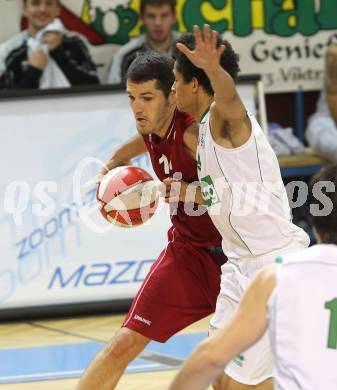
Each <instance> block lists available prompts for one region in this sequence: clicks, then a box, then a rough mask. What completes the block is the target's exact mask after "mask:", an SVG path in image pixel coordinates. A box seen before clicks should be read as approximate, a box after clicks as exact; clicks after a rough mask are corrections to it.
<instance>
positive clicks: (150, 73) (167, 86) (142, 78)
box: [126, 51, 174, 98]
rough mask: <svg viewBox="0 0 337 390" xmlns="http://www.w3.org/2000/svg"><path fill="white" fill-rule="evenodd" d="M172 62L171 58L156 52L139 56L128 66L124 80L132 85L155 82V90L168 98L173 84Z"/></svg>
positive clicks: (148, 52)
mask: <svg viewBox="0 0 337 390" xmlns="http://www.w3.org/2000/svg"><path fill="white" fill-rule="evenodd" d="M173 64H174V61H173V59H172V57H170V56H169V55H167V54H164V53H158V52H156V51H147V52H146V53H144V54H139V55H138V56H137V57H136V58H135V59H134V61H133V62H132V64H131V65H130V67H129V69H128V72H127V74H126V79H127V80H129V81H132V82H133V83H137V84H140V83H145V82H147V81H150V80H156V82H157V83H156V84H157V89H159V90H161V91H162V92H163V94H164V95H165V97H166V98H168V96H169V94H170V92H171V88H172V85H173V83H174V74H173Z"/></svg>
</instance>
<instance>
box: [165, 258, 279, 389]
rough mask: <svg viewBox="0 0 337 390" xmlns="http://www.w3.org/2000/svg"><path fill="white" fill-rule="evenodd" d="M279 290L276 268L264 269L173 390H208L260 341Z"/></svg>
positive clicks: (197, 352)
mask: <svg viewBox="0 0 337 390" xmlns="http://www.w3.org/2000/svg"><path fill="white" fill-rule="evenodd" d="M274 287H275V265H272V266H267V267H265V268H263V269H262V270H261V271H260V272H259V273H258V274H257V275H256V276H255V278H254V279H253V281H252V282H251V284H250V286H249V287H248V288H247V290H246V292H245V293H244V295H243V297H242V300H241V303H240V305H239V307H238V309H237V311H236V312H235V313H234V315H233V316H232V318H231V319H230V320H229V321H228V322H227V323H226V324H225V326H223V327H222V328H221V329H219V330H218V331H216V332H215V333H214V335H212V336H210V337H209V338H207V339H206V341H204V342H202V343H201V344H200V345H199V347H198V348H197V349H196V350H195V351H194V352H193V353H192V355H191V356H190V357H189V359H188V360H187V361H186V362H185V364H184V366H183V368H182V369H181V371H180V372H179V373H178V375H177V376H176V378H175V379H174V381H173V383H172V385H171V387H170V389H171V390H189V389H193V390H199V389H200V390H201V389H205V388H207V386H208V385H210V384H211V383H212V382H213V381H214V380H215V379H216V378H217V377H218V376H219V375H220V374H221V373H222V372H223V369H224V367H225V366H226V365H227V364H228V363H229V361H230V360H231V359H233V358H234V357H235V356H237V355H238V354H239V353H241V352H242V351H244V350H245V349H247V348H248V347H249V346H250V345H252V344H254V343H255V342H256V341H258V340H259V339H260V338H261V337H262V335H263V334H264V332H265V331H266V328H267V302H268V299H269V296H270V294H271V292H272V291H273V289H274Z"/></svg>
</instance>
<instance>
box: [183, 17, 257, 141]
mask: <svg viewBox="0 0 337 390" xmlns="http://www.w3.org/2000/svg"><path fill="white" fill-rule="evenodd" d="M194 36H195V42H196V46H195V50H193V51H191V50H189V49H188V48H187V47H186V46H185V45H184V44H182V43H178V44H177V48H178V49H179V50H180V51H181V52H182V53H184V54H185V55H186V56H187V58H188V59H189V60H190V61H191V62H192V63H193V64H194V65H195V66H197V67H198V68H200V69H202V70H203V71H204V72H205V73H206V75H207V76H208V78H209V80H210V82H211V85H212V88H213V90H214V92H215V95H214V103H213V104H212V106H211V114H212V115H211V126H212V132H213V133H214V134H213V135H216V136H219V137H226V138H229V140H230V142H231V143H232V145H233V147H238V146H241V145H242V144H244V143H245V142H246V141H247V140H248V139H249V137H250V134H251V125H250V121H249V118H248V117H247V113H246V109H245V106H244V105H243V103H242V101H241V99H240V96H239V95H238V92H237V89H236V87H235V83H234V80H233V79H232V77H231V76H230V75H229V74H228V73H227V72H226V71H225V70H224V69H223V68H222V67H221V65H220V58H221V55H222V54H223V52H224V51H225V50H226V47H225V46H224V45H221V46H219V47H216V45H217V37H218V33H217V32H216V31H213V30H211V28H210V27H209V26H208V25H205V27H204V33H203V35H202V34H201V31H200V28H199V27H198V26H194Z"/></svg>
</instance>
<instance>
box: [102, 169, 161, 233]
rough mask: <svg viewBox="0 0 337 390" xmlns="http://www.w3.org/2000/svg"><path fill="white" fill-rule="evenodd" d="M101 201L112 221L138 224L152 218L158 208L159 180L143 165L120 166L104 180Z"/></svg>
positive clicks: (108, 217)
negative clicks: (142, 166)
mask: <svg viewBox="0 0 337 390" xmlns="http://www.w3.org/2000/svg"><path fill="white" fill-rule="evenodd" d="M97 201H98V204H99V208H100V211H101V213H102V215H103V217H104V218H105V219H106V220H107V221H108V222H110V223H113V224H115V225H118V226H121V227H133V226H138V225H141V224H143V223H144V222H146V221H147V220H149V219H150V218H151V217H152V216H153V214H154V213H155V211H156V208H157V204H158V192H157V184H156V182H155V181H154V180H153V177H152V176H151V175H150V174H149V173H148V172H147V171H145V170H144V169H142V168H138V167H133V166H123V167H117V168H114V169H112V170H111V171H109V172H108V173H107V174H106V175H105V176H104V177H103V179H102V180H101V182H100V184H99V186H98V189H97Z"/></svg>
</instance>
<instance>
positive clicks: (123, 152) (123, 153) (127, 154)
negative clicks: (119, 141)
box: [99, 134, 147, 179]
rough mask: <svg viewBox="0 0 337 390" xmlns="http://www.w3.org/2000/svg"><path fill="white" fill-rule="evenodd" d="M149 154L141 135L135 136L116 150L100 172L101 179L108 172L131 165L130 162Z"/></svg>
mask: <svg viewBox="0 0 337 390" xmlns="http://www.w3.org/2000/svg"><path fill="white" fill-rule="evenodd" d="M145 152H147V148H146V144H145V142H144V139H143V137H142V136H141V135H140V134H137V135H135V136H134V137H132V138H130V139H129V140H128V141H126V142H125V143H124V144H123V145H121V146H120V147H119V148H118V149H116V150H115V152H114V154H113V155H112V156H111V158H110V160H109V161H108V162H107V163H106V164H105V166H104V167H103V168H102V170H101V172H100V177H99V179H101V178H102V177H103V176H104V175H105V174H106V173H107V172H108V171H110V170H111V169H113V168H116V167H119V166H121V165H128V164H130V160H131V159H133V158H134V157H137V156H139V155H141V154H143V153H145Z"/></svg>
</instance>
